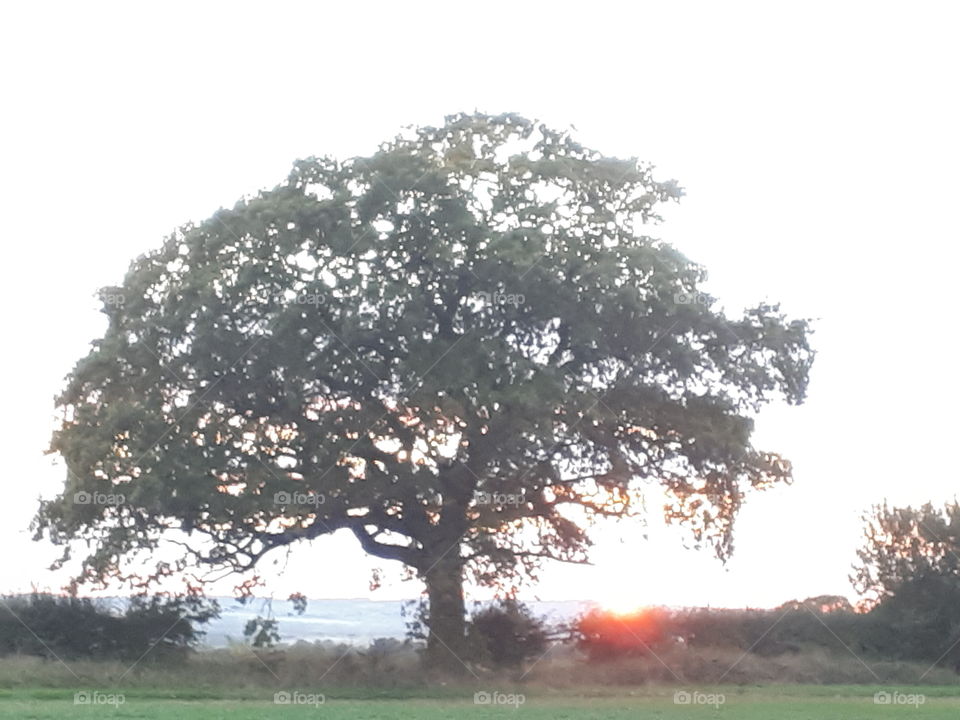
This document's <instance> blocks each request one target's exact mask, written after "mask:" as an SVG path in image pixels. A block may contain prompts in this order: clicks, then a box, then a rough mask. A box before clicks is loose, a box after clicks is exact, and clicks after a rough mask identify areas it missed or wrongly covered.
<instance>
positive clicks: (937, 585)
mask: <svg viewBox="0 0 960 720" xmlns="http://www.w3.org/2000/svg"><path fill="white" fill-rule="evenodd" d="M864 519H865V521H866V522H865V528H864V543H863V545H862V547H861V548H860V549H859V551H858V556H859V559H860V564H859V565H858V566H857V567H856V569H855V574H854V576H853V577H852V578H851V579H852V580H853V582H854V585H855V587H856V588H857V590H858V592H860V593H861V594H862V595H863V596H864V604H865V606H866V608H868V609H870V616H871V620H872V621H873V628H874V632H872V633H871V634H870V639H869V643H868V646H869V647H870V648H871V649H874V650H875V651H876V652H878V653H881V654H885V655H892V656H895V657H902V658H909V659H923V660H929V661H932V662H943V663H947V664H950V665H952V666H953V667H955V668H960V648H958V647H957V638H960V556H958V553H960V506H958V505H957V503H956V502H952V503H947V504H946V505H945V506H944V507H942V508H938V507H935V506H934V505H932V504H930V503H926V504H925V505H923V506H921V507H919V508H912V507H904V508H898V507H890V506H888V505H887V504H886V503H884V504H883V505H880V506H876V507H874V508H873V510H872V512H871V513H870V514H869V515H868V516H867V517H865V518H864Z"/></svg>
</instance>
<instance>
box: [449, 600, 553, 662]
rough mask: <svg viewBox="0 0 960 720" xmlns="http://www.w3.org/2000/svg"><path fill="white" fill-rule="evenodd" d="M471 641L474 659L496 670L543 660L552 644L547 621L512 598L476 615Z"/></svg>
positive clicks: (471, 630)
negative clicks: (528, 661)
mask: <svg viewBox="0 0 960 720" xmlns="http://www.w3.org/2000/svg"><path fill="white" fill-rule="evenodd" d="M467 637H468V639H469V640H470V647H471V649H472V650H473V654H474V656H475V657H476V658H477V659H479V660H480V661H481V662H489V663H491V664H492V665H494V666H496V667H519V666H520V665H522V664H523V662H524V661H525V660H528V659H530V658H537V657H540V656H542V655H543V654H544V653H545V652H546V650H547V642H548V633H547V627H546V623H545V621H544V620H543V618H539V617H537V616H536V615H534V614H533V612H532V611H531V610H530V608H529V607H527V606H526V605H524V604H523V603H522V602H519V601H517V600H514V599H512V598H507V599H505V600H502V601H500V602H499V603H496V604H493V605H489V606H487V607H485V608H483V609H481V610H479V611H478V612H476V613H475V614H474V615H473V617H472V618H471V619H470V624H469V627H468V631H467Z"/></svg>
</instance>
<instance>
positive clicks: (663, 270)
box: [36, 115, 812, 661]
mask: <svg viewBox="0 0 960 720" xmlns="http://www.w3.org/2000/svg"><path fill="white" fill-rule="evenodd" d="M680 194H681V193H680V191H679V189H678V188H677V186H676V184H675V183H673V182H658V181H656V180H655V179H654V178H653V177H652V174H651V168H650V167H648V166H645V165H642V164H639V163H638V162H637V161H636V160H635V159H626V160H624V159H615V158H610V157H605V156H603V155H601V154H600V153H598V152H596V151H594V150H591V149H588V148H585V147H583V146H581V145H580V144H578V143H577V142H575V141H574V140H573V139H571V137H570V136H569V134H568V133H565V132H557V131H554V130H552V129H550V128H548V127H545V126H544V125H541V124H537V123H534V122H530V121H528V120H526V119H524V118H522V117H518V116H516V115H502V116H495V117H494V116H487V115H458V116H453V117H450V118H448V119H447V122H446V124H445V125H444V126H443V127H424V128H418V129H415V130H411V131H409V132H407V133H405V134H403V135H401V136H400V137H397V138H396V139H394V140H392V141H390V142H387V143H385V144H383V145H382V146H381V148H380V149H379V151H378V152H376V153H375V154H373V155H372V156H370V157H366V158H353V159H350V160H346V161H338V160H335V159H331V158H311V159H308V160H304V161H301V162H298V163H296V164H295V166H294V169H293V171H292V172H291V174H290V176H289V177H288V178H287V180H286V182H283V183H282V184H280V185H279V186H277V187H276V188H274V189H273V190H270V191H266V192H261V193H259V194H258V195H256V196H255V197H250V198H246V199H243V200H241V201H240V202H238V203H237V204H236V206H235V207H233V208H232V209H230V210H220V211H218V212H216V213H215V214H214V215H213V216H212V217H211V218H210V219H209V220H207V221H205V222H202V223H200V224H196V225H194V224H190V225H186V226H184V227H182V228H180V229H179V230H177V231H176V232H175V233H173V234H172V235H171V236H170V237H169V238H167V239H166V241H165V242H164V243H163V245H162V247H160V248H159V249H158V250H156V251H155V252H150V253H148V254H146V255H144V256H142V257H140V258H138V259H137V260H136V261H135V262H134V263H133V265H132V267H131V269H130V271H129V273H128V274H127V276H126V278H125V280H124V282H123V285H122V286H120V287H116V288H106V289H105V290H104V294H103V297H104V311H105V312H106V314H107V315H108V317H109V326H108V328H107V330H106V332H105V334H104V336H103V337H102V338H101V339H99V340H97V341H96V342H95V343H94V346H93V349H92V351H91V352H90V354H89V355H88V356H87V357H85V358H84V359H82V360H81V361H80V362H79V363H78V364H77V366H76V368H75V369H74V371H73V372H72V374H71V375H70V376H69V378H68V382H67V387H66V390H65V391H64V392H63V394H62V395H61V396H60V397H59V400H58V405H59V408H60V409H61V410H62V413H63V414H62V417H63V420H62V425H61V427H60V428H59V430H57V432H56V433H55V435H54V438H53V442H52V450H53V451H55V452H57V453H60V454H61V455H62V456H63V458H64V459H65V461H66V464H67V466H68V477H67V480H66V485H65V489H64V493H63V495H62V496H60V497H58V498H56V499H54V500H52V501H50V502H45V503H44V504H43V505H42V508H41V510H40V512H39V515H38V518H37V521H36V525H37V531H38V535H48V536H49V537H50V538H52V539H53V540H54V541H55V542H58V543H63V544H66V545H67V546H68V547H69V544H70V541H72V540H82V541H87V543H88V544H89V547H91V548H92V550H91V551H90V554H89V556H88V557H86V558H85V559H84V561H83V571H82V575H81V579H82V580H99V581H103V580H106V579H111V578H112V579H114V580H116V579H118V578H119V579H121V580H123V581H129V582H131V583H140V582H151V581H155V580H159V579H161V578H164V577H165V576H168V575H171V574H174V573H179V572H182V571H186V570H187V569H189V568H196V567H200V568H207V569H208V570H210V571H222V570H224V569H226V570H230V571H237V572H240V573H248V572H249V571H252V570H253V569H254V568H255V566H256V565H257V563H258V561H260V560H261V559H262V558H263V557H264V556H266V555H267V554H268V553H270V551H272V550H275V549H277V548H283V547H285V546H289V545H290V544H292V543H295V542H297V541H300V540H308V539H310V538H316V537H318V536H321V535H325V534H328V533H332V532H335V531H338V530H346V531H349V532H351V533H353V535H355V536H356V538H357V540H358V541H359V543H360V546H361V547H362V548H363V549H364V550H365V551H366V552H368V553H370V554H371V555H375V556H377V557H380V558H388V559H393V560H398V561H400V562H401V563H403V564H405V565H406V566H407V567H408V568H409V569H410V570H411V571H412V572H413V573H415V574H416V575H417V576H418V577H419V578H420V579H421V580H422V581H423V582H424V583H425V585H426V589H427V596H428V600H429V621H428V624H429V629H430V640H429V642H428V650H429V655H430V657H432V658H433V659H435V660H444V659H445V660H447V661H449V657H445V654H446V653H447V652H453V653H455V654H459V649H460V647H461V645H462V639H463V637H464V599H463V584H464V579H465V578H469V579H470V580H472V581H473V582H475V583H477V584H479V585H494V586H498V587H514V586H515V585H516V583H517V582H518V581H520V580H522V579H523V578H524V577H526V576H528V575H530V574H532V573H534V572H535V570H536V568H537V567H538V563H539V561H541V560H542V559H544V558H554V559H557V560H562V561H572V562H583V561H585V560H586V559H587V550H588V548H589V545H590V538H589V535H588V526H589V524H590V523H591V522H592V521H593V520H595V519H598V518H605V517H610V518H619V517H625V516H628V515H631V514H633V513H634V512H636V511H637V510H638V509H639V508H640V501H641V500H642V490H643V488H644V483H655V484H657V485H659V486H660V487H661V488H663V489H665V490H666V492H667V496H668V497H669V501H668V502H667V503H666V505H665V507H664V512H665V515H666V517H667V518H669V519H671V520H677V521H682V522H684V523H686V524H687V525H688V526H689V527H690V529H691V531H692V534H693V538H695V541H696V542H697V543H709V544H712V545H713V546H714V547H715V550H716V552H717V553H718V554H719V555H720V556H726V555H727V554H728V553H729V552H730V551H731V548H732V540H731V526H732V525H731V524H732V522H733V519H734V516H735V515H736V512H737V509H738V508H739V507H740V505H741V502H742V498H743V496H744V493H745V491H747V490H749V489H750V488H764V487H768V486H770V485H773V484H776V483H781V482H785V481H788V480H789V478H790V466H789V463H788V462H787V461H786V460H785V459H783V458H782V457H780V456H779V455H777V454H775V453H771V452H761V451H759V450H757V449H755V448H754V447H753V446H752V445H751V439H750V438H751V433H752V430H753V424H754V421H753V418H754V416H755V413H756V411H757V410H758V409H759V407H760V406H761V405H763V404H764V403H766V402H768V401H770V400H772V399H778V398H779V399H785V400H786V401H787V402H790V403H799V402H800V401H802V399H803V397H804V394H805V389H806V385H807V376H808V371H809V368H810V364H811V361H812V352H811V350H810V348H809V346H808V342H807V336H808V332H809V328H808V325H807V323H806V322H805V321H802V320H792V321H791V320H787V319H785V318H784V316H783V315H782V314H781V313H780V312H779V310H778V307H777V306H771V305H766V304H764V305H760V306H758V307H756V308H754V309H751V310H749V311H748V312H746V313H744V314H743V315H742V316H740V317H736V318H733V317H727V316H726V315H725V314H723V313H722V312H721V311H719V310H717V309H716V307H715V305H714V301H713V299H712V298H710V297H709V296H707V295H706V294H704V293H703V292H702V291H701V286H702V283H703V281H704V279H705V271H704V269H703V268H702V267H700V266H698V265H696V264H694V263H692V262H690V261H689V260H688V259H687V258H686V257H684V256H683V255H682V254H681V253H679V252H678V251H677V250H675V249H674V248H673V247H671V246H670V245H668V244H665V243H663V242H660V241H658V240H656V239H653V238H651V237H649V236H647V235H646V234H645V229H646V227H647V226H649V225H650V224H651V223H653V222H654V221H656V220H658V219H659V218H658V216H657V214H656V212H657V207H658V205H659V204H661V203H663V202H666V201H669V200H671V199H677V198H678V197H679V196H680ZM78 492H81V493H83V492H86V493H90V494H91V495H88V496H82V498H83V499H84V500H89V499H90V498H91V497H94V499H96V497H99V498H101V499H104V498H106V499H107V500H108V502H81V503H77V502H74V497H75V493H78ZM93 493H99V494H100V495H99V496H94V495H92V494H93ZM111 494H113V495H122V496H123V498H122V502H120V501H118V502H114V503H110V502H109V498H108V497H107V496H109V495H111ZM164 537H170V538H171V539H172V540H173V541H175V542H176V543H180V545H179V546H178V547H180V548H182V552H181V553H179V554H178V557H179V561H178V562H176V563H169V562H166V561H160V562H155V563H151V564H150V565H149V570H144V563H143V561H142V560H138V559H137V558H141V559H142V558H144V557H149V555H150V553H151V552H152V551H154V550H155V548H157V547H158V544H159V543H160V542H161V541H162V539H163V538H164ZM206 576H208V574H205V575H204V577H206Z"/></svg>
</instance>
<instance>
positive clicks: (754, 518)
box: [0, 1, 960, 607]
mask: <svg viewBox="0 0 960 720" xmlns="http://www.w3.org/2000/svg"><path fill="white" fill-rule="evenodd" d="M958 20H960V7H958V6H956V5H953V4H950V3H934V2H912V3H907V2H903V3H899V4H891V3H882V2H870V3H856V2H848V3H817V2H803V3H776V4H774V3H739V2H730V3H722V4H721V3H693V2H678V3H664V2H656V3H650V2H635V3H629V4H627V3H605V2H598V1H594V2H591V3H573V4H564V3H560V2H546V3H536V2H510V3H500V2H483V3H470V4H450V3H419V2H406V3H383V4H378V3H364V2H356V3H331V4H325V3H313V4H299V3H285V2H271V3H262V4H250V3H242V2H230V3H215V2H209V3H202V4H200V3H178V2H166V3H163V4H156V5H154V6H152V7H148V6H146V5H142V4H132V3H131V4H119V3H118V4H108V3H97V2H85V3H82V4H62V5H60V4H51V3H42V2H41V3H31V4H26V3H23V4H19V5H7V6H5V7H4V8H3V9H2V10H0V68H2V69H0V107H2V112H0V198H2V203H3V215H2V217H3V227H4V231H5V232H4V235H5V238H4V243H3V252H4V253H5V261H4V262H3V263H0V273H2V282H0V301H2V307H3V308H4V311H3V312H4V328H3V337H4V338H5V342H4V346H5V348H6V350H5V351H3V352H2V353H0V364H2V367H0V382H2V384H3V399H4V401H5V404H6V412H4V413H3V414H2V415H0V438H2V442H3V459H4V471H5V472H4V482H3V496H2V502H0V547H3V549H4V554H5V563H4V571H3V573H2V575H0V591H22V590H29V589H30V588H31V587H39V588H57V587H59V586H60V585H61V584H62V580H63V577H62V576H56V575H54V574H53V573H50V572H49V571H46V570H44V568H45V567H46V566H47V565H48V564H49V563H50V561H52V559H53V558H54V557H55V555H56V549H54V548H52V547H51V546H49V545H47V544H44V543H36V542H33V541H32V540H31V534H30V532H29V530H28V525H29V522H30V519H31V517H32V515H33V513H34V512H35V509H36V505H37V498H38V497H39V496H45V497H49V496H52V495H53V494H55V493H56V492H57V489H58V486H60V485H61V484H62V481H63V470H62V468H61V467H58V466H57V465H56V459H55V458H53V457H51V456H46V455H44V450H45V449H46V447H47V443H48V441H49V436H50V432H51V430H52V428H53V397H54V395H55V394H56V393H57V392H58V391H59V389H60V388H61V387H62V385H63V377H64V375H66V373H67V372H69V371H70V369H71V367H72V366H73V364H74V363H75V362H76V361H77V360H78V359H79V358H80V357H82V356H83V355H84V354H86V352H87V350H88V348H89V343H90V341H92V340H93V339H95V338H96V337H97V336H99V335H100V334H101V333H102V332H103V329H104V327H105V320H104V316H103V315H102V314H100V313H99V312H98V310H97V301H96V299H95V294H96V290H97V289H98V288H99V287H101V286H105V285H111V284H117V283H118V282H119V281H120V280H121V279H122V277H123V274H124V272H125V271H126V268H127V266H128V264H129V263H130V261H131V260H132V259H133V258H135V257H136V256H137V255H139V254H140V253H143V252H145V251H147V250H149V249H151V248H154V247H156V246H157V245H158V244H160V242H161V241H162V238H163V237H164V236H165V235H166V234H167V233H169V232H170V231H171V230H172V229H173V228H175V227H177V226H179V225H181V224H183V223H184V222H186V221H188V220H201V219H203V218H205V217H208V216H209V215H210V214H211V213H212V212H213V211H215V210H216V209H217V208H218V207H220V206H230V205H232V204H233V203H234V202H235V201H236V200H237V199H238V198H239V197H240V196H242V195H244V194H249V193H252V192H255V191H256V190H258V189H260V188H264V187H272V186H273V185H275V184H276V183H278V182H279V181H281V180H282V179H283V178H284V177H285V176H286V174H287V172H288V170H289V168H290V166H291V164H292V162H293V161H294V160H295V159H296V158H299V157H305V156H309V155H325V154H331V155H336V156H340V157H349V156H353V155H358V154H369V153H371V152H373V151H374V150H375V148H376V146H377V144H378V143H379V142H381V141H382V140H384V139H387V138H389V137H392V136H393V135H394V134H395V133H396V132H397V131H398V130H399V129H400V128H401V127H402V126H405V125H410V124H438V123H441V122H442V121H443V117H444V116H445V115H447V114H450V113H454V112H459V111H472V110H480V111H484V112H491V113H499V112H506V111H512V112H518V113H521V114H523V115H526V116H528V117H532V118H537V119H540V120H543V121H545V122H547V123H548V124H550V125H553V126H555V127H559V128H565V127H569V126H572V127H574V128H575V136H576V138H577V139H578V140H580V141H581V142H582V143H584V144H586V145H589V146H592V147H594V148H596V149H598V150H600V151H601V152H603V153H605V154H608V155H621V156H639V157H640V158H642V159H645V160H649V161H651V162H653V163H654V164H655V165H656V166H657V168H658V170H657V173H658V176H659V177H660V178H663V179H666V178H675V179H677V180H678V181H679V182H680V184H681V185H682V186H683V187H684V188H685V190H686V196H685V198H684V199H683V201H682V202H681V203H680V204H679V205H677V206H672V207H670V208H668V209H667V211H666V213H665V216H666V221H665V223H664V224H663V225H662V226H660V227H658V228H656V229H655V230H656V232H655V234H657V235H659V236H660V237H662V238H664V239H666V240H668V241H670V242H672V243H674V244H675V245H676V246H677V247H679V248H680V249H681V250H682V251H684V252H685V253H686V254H687V255H688V256H689V257H691V258H692V259H694V260H696V261H698V262H700V263H702V264H703V265H705V266H706V267H707V268H708V270H709V272H710V281H709V284H708V286H707V289H708V290H709V291H710V292H711V294H712V295H714V296H716V297H718V298H719V299H720V301H721V303H722V304H724V305H725V306H726V307H729V308H731V309H734V310H735V309H737V308H742V307H744V306H746V305H750V304H755V303H756V302H758V301H761V300H765V299H768V300H776V301H780V302H781V303H782V306H783V309H784V310H785V311H786V312H787V313H788V314H790V315H791V316H795V317H809V318H815V319H816V323H815V328H816V333H815V335H814V336H813V344H814V346H815V348H816V350H817V353H818V355H817V360H816V363H815V365H814V368H813V372H812V375H811V383H810V390H809V396H808V400H807V402H806V404H805V405H803V406H801V407H799V408H795V407H780V406H775V407H770V408H768V409H767V410H765V411H764V412H763V413H762V414H761V415H760V417H759V419H758V422H757V430H756V433H755V444H756V446H757V447H759V448H762V449H765V450H773V451H777V452H781V453H783V454H784V455H786V456H787V457H788V458H790V459H791V460H792V461H793V463H794V469H795V472H794V475H795V480H794V483H793V485H792V486H790V487H783V488H778V489H776V490H772V491H768V492H765V493H762V494H756V495H752V496H750V497H749V498H748V500H747V503H746V505H745V507H744V509H743V511H742V513H741V516H740V518H739V521H738V525H737V529H736V535H735V537H736V546H737V547H736V552H735V554H734V556H733V557H732V558H731V559H730V560H729V561H728V562H727V563H726V565H723V564H721V563H720V562H718V561H717V560H716V559H715V558H714V557H713V556H712V554H710V553H709V552H696V551H693V550H688V549H685V548H684V535H683V533H682V532H678V531H677V530H676V529H672V528H665V527H663V526H662V523H661V522H659V521H658V519H657V518H656V516H655V514H654V515H653V516H651V518H650V519H649V522H648V524H647V526H646V527H644V526H642V525H640V524H638V523H636V522H632V523H621V524H619V525H612V526H605V527H604V528H603V529H602V530H599V531H598V532H597V535H596V540H597V543H596V546H595V548H594V552H593V561H594V564H593V565H591V566H582V567H581V566H576V567H571V566H562V565H551V566H548V567H547V568H545V570H544V572H543V577H542V581H541V582H540V583H539V584H538V585H537V586H535V587H531V588H528V589H527V590H526V591H525V596H526V597H528V598H534V597H539V598H544V599H592V600H597V601H599V602H603V603H607V604H610V605H616V606H624V605H629V604H635V603H636V604H668V605H708V604H709V605H714V606H745V605H746V606H752V607H769V606H775V605H778V604H780V603H782V602H784V601H786V600H789V599H792V598H803V597H808V596H811V595H819V594H828V593H829V594H843V595H848V596H852V593H853V591H852V588H851V586H850V583H849V581H848V575H849V573H850V567H851V564H852V563H853V562H854V561H855V559H856V557H855V551H856V548H857V545H858V543H859V540H860V535H861V532H862V522H861V520H860V516H861V515H862V514H863V512H864V511H866V510H868V509H869V508H870V506H871V505H872V504H874V503H878V502H881V501H883V500H884V499H887V500H889V501H890V502H892V503H894V504H901V505H905V504H920V503H923V502H926V501H933V502H935V503H942V502H944V501H946V500H950V499H952V498H953V497H954V495H955V493H956V488H957V479H958V478H957V471H956V469H955V466H954V465H953V464H952V462H951V461H950V459H949V458H950V456H951V455H952V452H953V449H954V448H955V446H956V434H957V430H958V422H957V417H956V411H957V408H958V407H960V390H958V383H957V381H956V378H955V377H954V376H953V370H952V369H951V368H955V367H956V365H957V361H956V357H957V355H956V353H957V349H958V342H957V337H956V332H955V328H956V325H957V323H956V315H955V308H956V306H957V296H958V291H957V288H958V287H960V285H958V283H957V260H958V251H957V241H958V239H960V215H958V212H957V207H958V198H960V177H958V168H960V133H958V131H957V128H960V99H958V97H960V96H958V93H957V92H956V89H957V71H958V69H960V44H958V43H957V42H956V35H957V31H958ZM654 509H655V508H654ZM645 535H646V536H647V538H646V539H645V538H644V536H645ZM377 566H379V567H382V568H383V569H384V570H385V571H387V574H386V583H385V585H384V587H383V588H382V589H381V590H379V591H377V592H376V593H375V594H373V596H372V597H374V598H383V599H391V598H400V597H412V596H414V595H416V594H417V593H418V592H419V588H418V587H417V586H416V585H414V584H411V583H401V582H400V581H399V572H396V568H391V567H390V565H389V563H386V561H374V560H372V559H367V558H365V557H364V556H363V554H362V552H361V551H360V549H359V547H357V546H356V544H355V542H354V541H353V540H352V538H348V537H341V536H340V535H337V536H334V537H332V538H325V539H322V540H319V541H315V542H314V543H313V544H312V545H311V546H304V547H302V548H297V549H296V550H294V551H293V552H292V553H291V554H290V556H289V557H288V558H285V559H284V567H283V568H278V569H277V570H276V574H274V572H275V571H274V570H272V569H269V572H268V577H269V578H271V584H270V590H271V591H273V592H276V594H277V596H283V595H285V594H286V593H287V592H290V591H294V590H299V591H302V592H305V593H306V594H307V595H308V596H311V597H360V596H367V595H368V594H369V591H368V581H369V578H370V569H371V568H372V567H377ZM281 570H282V574H281Z"/></svg>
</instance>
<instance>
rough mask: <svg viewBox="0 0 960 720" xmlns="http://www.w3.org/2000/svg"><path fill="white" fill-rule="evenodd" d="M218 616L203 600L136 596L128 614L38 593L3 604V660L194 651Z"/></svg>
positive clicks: (81, 600) (158, 655) (132, 656)
mask: <svg viewBox="0 0 960 720" xmlns="http://www.w3.org/2000/svg"><path fill="white" fill-rule="evenodd" d="M218 614H219V607H218V606H217V604H216V603H215V602H212V603H207V602H205V601H203V600H201V599H199V598H195V597H188V598H163V597H158V596H154V597H151V598H147V597H134V598H131V599H130V601H129V602H128V603H127V605H126V608H125V609H124V611H123V612H116V611H114V610H112V609H111V608H110V607H109V606H107V605H106V604H105V603H102V602H101V603H97V602H94V601H93V600H91V599H89V598H77V597H63V596H59V595H50V594H42V593H34V594H33V595H29V596H19V595H14V596H5V597H4V598H3V599H2V602H0V655H36V656H39V657H45V658H51V657H57V658H80V657H91V658H116V659H125V660H130V659H137V658H139V657H141V656H143V655H144V654H145V653H147V652H148V651H150V652H149V656H148V658H149V659H160V658H163V657H165V656H168V655H170V654H180V653H183V652H185V651H187V650H189V649H190V648H192V647H194V646H195V645H196V644H197V642H199V640H200V638H201V637H202V636H203V632H201V631H200V630H198V629H197V627H196V626H197V625H199V624H202V623H205V622H206V621H207V620H209V619H211V618H213V617H216V616H217V615H218Z"/></svg>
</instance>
